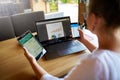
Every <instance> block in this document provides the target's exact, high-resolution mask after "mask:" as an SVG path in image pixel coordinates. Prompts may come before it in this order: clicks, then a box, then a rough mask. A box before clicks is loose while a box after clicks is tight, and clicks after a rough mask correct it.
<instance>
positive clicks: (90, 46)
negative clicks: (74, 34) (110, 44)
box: [79, 30, 97, 52]
mask: <svg viewBox="0 0 120 80" xmlns="http://www.w3.org/2000/svg"><path fill="white" fill-rule="evenodd" d="M79 34H80V39H79V41H80V42H82V43H83V44H84V45H85V46H86V47H87V48H88V49H89V50H90V52H92V51H93V50H94V49H96V48H97V47H96V46H95V45H93V44H92V43H91V42H90V41H88V40H87V39H85V37H84V33H83V31H82V30H79Z"/></svg>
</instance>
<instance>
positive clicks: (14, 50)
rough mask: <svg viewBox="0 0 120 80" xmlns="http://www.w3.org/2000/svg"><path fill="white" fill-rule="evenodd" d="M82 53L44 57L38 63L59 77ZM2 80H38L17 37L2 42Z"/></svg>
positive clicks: (0, 75) (0, 63)
mask: <svg viewBox="0 0 120 80" xmlns="http://www.w3.org/2000/svg"><path fill="white" fill-rule="evenodd" d="M81 53H84V52H81ZM81 53H76V54H71V55H67V56H64V57H61V58H56V59H53V60H48V61H46V60H45V59H43V58H42V59H39V61H38V63H39V64H40V65H41V66H42V67H43V68H44V69H45V70H47V71H48V73H50V74H52V75H55V76H58V77H59V76H62V75H63V74H66V73H67V72H68V71H69V70H70V69H71V68H72V67H73V66H74V65H75V64H76V63H77V62H78V61H79V59H80V56H79V55H80V54H81ZM0 80H36V77H35V74H34V72H33V70H32V68H31V66H30V64H29V62H28V60H27V59H26V57H25V56H24V50H23V49H22V48H21V47H20V46H19V44H18V42H17V40H16V39H15V38H14V39H9V40H6V41H2V42H0Z"/></svg>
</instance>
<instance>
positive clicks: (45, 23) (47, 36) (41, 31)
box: [36, 17, 72, 42]
mask: <svg viewBox="0 0 120 80" xmlns="http://www.w3.org/2000/svg"><path fill="white" fill-rule="evenodd" d="M36 27H37V34H38V38H39V41H40V42H55V41H61V40H66V39H69V38H71V35H72V34H71V27H70V17H60V18H53V19H46V20H42V21H37V22H36Z"/></svg>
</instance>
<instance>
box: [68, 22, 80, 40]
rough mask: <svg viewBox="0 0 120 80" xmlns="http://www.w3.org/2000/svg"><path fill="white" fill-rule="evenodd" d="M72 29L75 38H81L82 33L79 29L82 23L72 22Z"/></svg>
mask: <svg viewBox="0 0 120 80" xmlns="http://www.w3.org/2000/svg"><path fill="white" fill-rule="evenodd" d="M70 25H71V31H72V37H73V38H80V34H79V31H78V30H79V29H80V25H79V24H78V23H71V24H70Z"/></svg>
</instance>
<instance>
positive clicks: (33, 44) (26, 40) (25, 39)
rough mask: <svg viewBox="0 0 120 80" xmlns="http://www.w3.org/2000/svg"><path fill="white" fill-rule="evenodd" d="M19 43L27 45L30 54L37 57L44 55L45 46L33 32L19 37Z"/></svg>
mask: <svg viewBox="0 0 120 80" xmlns="http://www.w3.org/2000/svg"><path fill="white" fill-rule="evenodd" d="M18 41H19V43H20V44H21V45H22V46H23V47H25V48H26V49H27V50H28V52H29V53H30V54H32V55H33V56H34V57H35V58H37V57H38V56H39V57H40V56H42V55H43V53H42V51H43V47H42V46H41V44H40V43H39V42H38V41H37V40H36V39H35V37H34V36H33V35H32V34H31V32H29V31H28V32H26V33H24V35H22V36H20V37H19V38H18Z"/></svg>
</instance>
